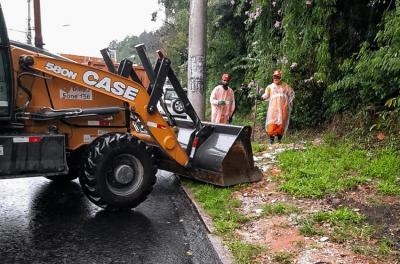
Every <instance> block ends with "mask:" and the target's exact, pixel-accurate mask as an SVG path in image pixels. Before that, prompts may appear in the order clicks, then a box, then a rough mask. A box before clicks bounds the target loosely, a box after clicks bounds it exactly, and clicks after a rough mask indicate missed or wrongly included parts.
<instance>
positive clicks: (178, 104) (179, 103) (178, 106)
mask: <svg viewBox="0 0 400 264" xmlns="http://www.w3.org/2000/svg"><path fill="white" fill-rule="evenodd" d="M175 108H176V110H177V112H182V111H183V103H182V101H177V102H176V103H175Z"/></svg>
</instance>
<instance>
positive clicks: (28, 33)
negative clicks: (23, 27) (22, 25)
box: [26, 0, 32, 45]
mask: <svg viewBox="0 0 400 264" xmlns="http://www.w3.org/2000/svg"><path fill="white" fill-rule="evenodd" d="M26 43H28V44H29V45H32V27H31V0H28V30H27V31H26Z"/></svg>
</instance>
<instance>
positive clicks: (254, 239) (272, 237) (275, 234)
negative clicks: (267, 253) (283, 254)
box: [237, 216, 305, 252]
mask: <svg viewBox="0 0 400 264" xmlns="http://www.w3.org/2000/svg"><path fill="white" fill-rule="evenodd" d="M237 233H238V234H239V235H241V236H242V237H243V238H244V240H245V241H247V242H249V243H255V244H259V245H264V246H267V248H268V249H270V250H271V251H272V252H280V251H293V250H295V249H296V248H297V247H298V245H301V244H304V242H305V241H304V236H302V235H301V234H300V233H299V231H298V230H297V229H296V228H294V227H293V225H292V223H290V220H289V219H288V218H287V217H283V216H273V217H271V218H268V219H265V218H261V219H259V220H257V221H254V222H251V223H249V224H247V225H244V226H243V227H242V228H241V229H240V230H238V231H237Z"/></svg>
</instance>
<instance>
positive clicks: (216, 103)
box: [210, 73, 235, 124]
mask: <svg viewBox="0 0 400 264" xmlns="http://www.w3.org/2000/svg"><path fill="white" fill-rule="evenodd" d="M230 80H231V76H230V75H229V74H227V73H224V74H222V78H221V84H220V85H218V86H216V87H215V88H214V90H213V91H212V92H211V96H210V103H211V122H212V123H221V124H228V123H229V119H230V118H231V117H232V114H233V111H234V110H235V96H234V92H233V90H232V89H231V88H229V86H228V85H229V81H230Z"/></svg>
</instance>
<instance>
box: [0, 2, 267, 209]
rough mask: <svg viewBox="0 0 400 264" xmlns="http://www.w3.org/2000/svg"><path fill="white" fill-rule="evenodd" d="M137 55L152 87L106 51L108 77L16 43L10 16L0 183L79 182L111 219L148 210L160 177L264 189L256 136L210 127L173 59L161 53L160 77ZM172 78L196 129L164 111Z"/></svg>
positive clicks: (1, 24)
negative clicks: (117, 213)
mask: <svg viewBox="0 0 400 264" xmlns="http://www.w3.org/2000/svg"><path fill="white" fill-rule="evenodd" d="M0 11H1V7H0ZM136 49H137V53H138V55H139V57H140V59H141V60H142V64H143V68H144V70H145V72H146V74H147V77H148V82H147V83H149V85H148V87H144V86H143V83H145V82H142V80H141V79H140V78H139V77H138V75H137V74H136V72H135V70H134V68H133V67H132V62H130V61H129V60H127V59H125V60H123V61H122V62H121V63H120V64H119V66H118V69H116V68H115V65H114V64H113V63H112V61H111V59H110V57H109V56H108V53H107V51H106V50H103V51H102V55H103V59H104V61H105V64H106V65H107V70H102V69H99V68H95V67H92V66H89V65H85V64H82V63H78V62H76V61H73V60H71V59H68V58H66V57H62V56H58V55H55V54H52V53H49V52H48V51H45V50H43V49H40V48H36V47H33V46H30V45H26V44H22V43H19V42H14V41H10V40H9V39H8V36H7V29H6V26H5V21H4V17H3V13H2V11H1V12H0V178H17V177H33V176H44V177H47V178H49V179H51V180H54V181H65V180H73V179H75V178H78V177H79V182H80V184H81V187H82V189H83V192H84V193H85V194H86V196H87V197H88V199H89V200H90V201H92V202H93V203H94V204H96V205H98V206H100V207H102V208H106V209H109V210H120V209H129V208H133V207H136V206H137V205H138V204H140V203H141V202H142V201H144V200H145V199H146V197H147V195H148V194H149V193H150V192H151V190H152V187H153V185H154V184H155V182H156V177H155V174H156V172H157V170H158V169H164V170H168V171H172V172H175V173H177V174H179V175H183V176H186V177H189V178H192V179H195V180H200V181H204V182H208V183H212V184H216V185H219V186H229V185H233V184H237V183H243V182H252V181H256V180H259V179H260V177H261V173H260V171H259V170H258V168H257V167H255V166H254V162H253V155H252V150H251V145H250V134H251V129H250V127H241V126H230V125H217V124H211V123H205V122H201V120H200V119H199V117H198V116H197V114H196V112H195V111H194V109H193V107H192V105H191V104H190V102H189V100H188V99H187V97H186V94H185V92H184V90H183V89H182V87H181V86H180V84H179V82H178V79H177V78H176V76H175V74H174V72H173V70H172V68H171V66H170V60H169V59H168V58H165V57H164V56H163V54H162V53H161V52H160V53H159V59H158V60H157V63H156V65H155V66H154V68H153V67H152V65H151V64H150V62H149V60H148V58H147V56H146V54H145V50H144V46H143V45H138V46H137V47H136ZM167 77H168V78H169V80H170V82H171V84H172V86H173V87H174V89H175V91H176V93H177V95H178V96H179V98H180V100H181V101H182V103H183V107H184V109H185V112H186V113H187V115H188V116H189V117H190V120H178V119H174V118H173V117H172V116H171V115H168V114H167V117H166V118H165V117H163V116H161V115H160V113H159V112H158V109H157V104H158V102H159V101H160V100H161V99H160V98H161V95H162V90H163V89H162V88H163V85H164V82H165V80H166V78H167ZM165 110H166V109H165ZM166 112H168V110H166Z"/></svg>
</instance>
